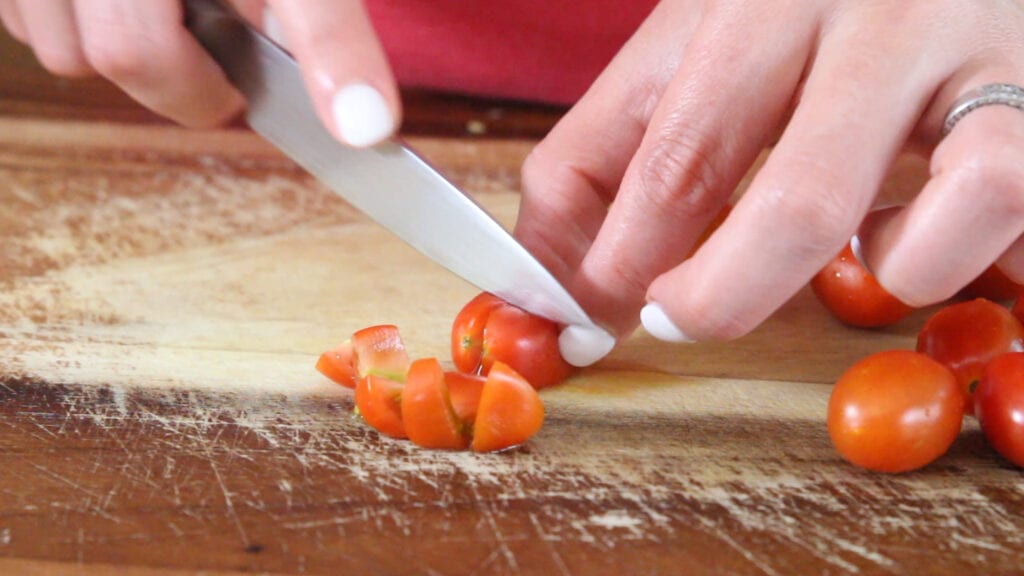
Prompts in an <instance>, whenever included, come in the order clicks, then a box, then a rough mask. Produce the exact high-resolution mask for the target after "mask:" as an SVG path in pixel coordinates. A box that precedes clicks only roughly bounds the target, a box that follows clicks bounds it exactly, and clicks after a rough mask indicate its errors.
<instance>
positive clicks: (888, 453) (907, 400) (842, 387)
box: [828, 350, 964, 472]
mask: <svg viewBox="0 0 1024 576" xmlns="http://www.w3.org/2000/svg"><path fill="white" fill-rule="evenodd" d="M963 414H964V402H963V397H962V396H961V394H960V391H959V389H958V387H957V383H956V378H955V377H954V376H953V373H952V372H951V371H950V370H949V368H947V367H945V366H943V365H942V364H940V363H938V362H936V361H935V360H933V359H931V358H929V357H928V356H926V355H924V354H920V353H917V352H911V351H909V350H890V351H886V352H879V353H876V354H872V355H871V356H868V357H867V358H864V359H863V360H861V361H859V362H857V363H856V364H854V365H853V366H851V367H850V368H849V369H848V370H847V371H846V372H845V373H844V374H843V375H842V377H840V378H839V381H838V382H836V385H835V387H834V388H833V390H832V396H831V397H830V398H829V402H828V432H829V436H831V438H832V443H833V444H834V445H835V447H836V450H838V451H839V454H840V455H842V456H843V458H845V459H846V460H848V461H850V462H852V463H853V464H856V465H857V466H861V467H863V468H867V469H869V470H875V471H878V472H906V471H909V470H915V469H917V468H921V467H922V466H925V465H927V464H928V463H930V462H932V461H934V460H935V459H936V458H938V457H939V456H941V455H943V454H945V452H946V450H948V449H949V447H950V446H951V445H952V444H953V441H954V440H955V439H956V437H957V435H958V434H959V433H960V425H961V422H962V421H963Z"/></svg>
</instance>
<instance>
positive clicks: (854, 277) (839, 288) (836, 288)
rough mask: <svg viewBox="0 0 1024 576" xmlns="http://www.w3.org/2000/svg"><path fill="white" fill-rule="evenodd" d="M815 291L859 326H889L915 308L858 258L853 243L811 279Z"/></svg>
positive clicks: (833, 310) (839, 316)
mask: <svg viewBox="0 0 1024 576" xmlns="http://www.w3.org/2000/svg"><path fill="white" fill-rule="evenodd" d="M811 290H812V291H813V292H814V295H815V296H817V297H818V300H819V301H821V303H822V304H824V305H825V307H826V308H828V310H829V311H830V312H831V313H832V315H833V316H835V317H836V318H837V319H839V320H840V321H841V322H843V323H845V324H849V325H851V326H857V327H859V328H880V327H883V326H888V325H890V324H893V323H895V322H898V321H899V320H901V319H903V318H904V317H906V316H907V315H908V314H910V313H911V312H912V311H913V308H912V307H910V306H908V305H906V304H904V303H903V302H901V301H900V300H899V299H897V298H896V297H895V296H893V295H892V294H890V293H889V292H888V291H887V290H886V289H885V288H883V287H882V285H881V284H879V283H878V280H877V279H875V277H874V275H873V274H871V272H869V271H868V270H867V269H865V268H864V267H863V266H862V265H861V264H860V262H858V261H857V258H856V257H855V256H854V255H853V249H852V248H851V247H850V244H849V243H847V245H846V247H845V248H843V250H842V251H841V252H840V253H839V254H838V255H837V256H836V257H835V258H833V259H832V261H831V262H829V263H828V264H827V265H826V266H825V267H824V268H822V269H821V270H820V271H819V272H818V273H817V274H816V275H815V276H814V278H813V279H811Z"/></svg>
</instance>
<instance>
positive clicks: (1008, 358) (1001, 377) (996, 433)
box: [974, 352, 1024, 466]
mask: <svg viewBox="0 0 1024 576" xmlns="http://www.w3.org/2000/svg"><path fill="white" fill-rule="evenodd" d="M974 413H975V414H976V415H977V416H978V422H979V423H980V424H981V430H982V431H983V432H984V433H985V438H986V439H988V442H989V444H991V445H992V447H993V448H995V449H996V451H997V452H999V453H1000V454H1002V455H1003V457H1005V458H1006V459H1007V460H1009V461H1010V462H1013V463H1014V464H1016V465H1017V466H1024V353H1021V352H1011V353H1008V354H1003V355H1001V356H998V357H996V358H994V359H993V360H992V361H991V362H989V363H988V366H987V367H986V368H985V373H984V375H982V377H981V383H980V384H978V388H977V390H976V391H975V392H974Z"/></svg>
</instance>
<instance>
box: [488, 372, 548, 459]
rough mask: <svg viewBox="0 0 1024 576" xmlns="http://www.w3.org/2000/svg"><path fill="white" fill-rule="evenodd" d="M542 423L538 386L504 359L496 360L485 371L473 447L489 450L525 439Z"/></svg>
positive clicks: (535, 431) (510, 445)
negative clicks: (535, 386) (533, 384)
mask: <svg viewBox="0 0 1024 576" xmlns="http://www.w3.org/2000/svg"><path fill="white" fill-rule="evenodd" d="M543 424H544V403H543V402H541V399H540V395H539V394H537V390H536V389H535V388H534V387H533V386H531V385H530V383H529V382H527V381H526V379H525V378H523V377H522V376H521V375H520V374H518V373H517V372H516V371H515V370H513V369H512V368H510V367H509V366H508V364H505V363H504V362H500V361H498V362H495V363H494V365H493V366H491V370H490V372H489V373H488V374H487V380H486V381H485V382H484V387H483V391H482V393H481V395H480V405H479V407H478V408H477V415H476V422H475V423H474V425H473V443H472V448H473V450H474V451H475V452H492V451H494V450H502V449H505V448H510V447H512V446H517V445H519V444H522V443H523V442H526V441H527V440H529V439H530V438H532V437H533V435H534V434H536V433H537V431H538V430H540V428H541V426H542V425H543Z"/></svg>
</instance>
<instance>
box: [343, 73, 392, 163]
mask: <svg viewBox="0 0 1024 576" xmlns="http://www.w3.org/2000/svg"><path fill="white" fill-rule="evenodd" d="M331 112H332V113H333V114H334V122H335V124H336V125H337V127H338V132H339V133H341V137H342V139H344V140H345V142H348V143H349V144H351V145H352V146H356V147H365V146H373V145H374V144H378V143H379V142H381V141H382V140H384V139H385V138H387V137H388V136H390V135H391V133H392V132H393V131H394V129H395V120H394V118H392V117H391V110H390V109H388V104H387V102H385V101H384V97H383V96H381V94H380V92H378V91H377V90H376V89H374V88H373V87H372V86H370V85H368V84H350V85H348V86H346V87H344V88H342V89H341V90H338V93H337V94H335V95H334V100H333V101H332V102H331Z"/></svg>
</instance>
